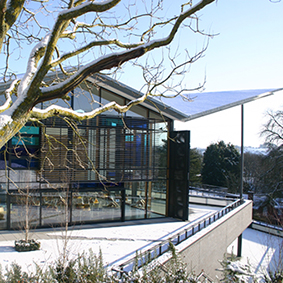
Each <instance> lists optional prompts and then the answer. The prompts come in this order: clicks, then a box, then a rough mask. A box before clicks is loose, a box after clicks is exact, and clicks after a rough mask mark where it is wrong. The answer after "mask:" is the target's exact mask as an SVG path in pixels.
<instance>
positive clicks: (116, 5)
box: [0, 0, 215, 148]
mask: <svg viewBox="0 0 283 283" xmlns="http://www.w3.org/2000/svg"><path fill="white" fill-rule="evenodd" d="M214 1H215V0H202V1H200V2H198V3H196V4H194V3H193V2H194V1H190V2H187V1H184V2H182V0H179V1H177V2H176V3H175V2H174V5H175V6H176V5H178V4H179V11H178V14H176V13H175V11H172V14H171V15H169V12H170V11H166V13H165V12H164V11H163V5H164V3H163V1H159V0H151V1H142V3H138V2H136V1H135V0H124V1H123V0H105V1H86V0H69V1H56V2H50V1H26V0H20V1H19V0H3V1H0V7H1V9H0V50H1V54H0V58H1V72H2V73H1V75H2V80H3V82H4V83H5V84H4V90H3V92H4V96H5V100H4V101H3V99H1V100H2V102H3V103H2V105H1V106H0V148H1V147H2V146H3V145H4V144H5V143H6V142H7V141H8V140H9V139H10V138H11V137H13V136H14V135H15V134H16V133H17V132H18V131H19V130H20V129H21V128H22V127H23V126H24V125H25V123H26V122H27V121H40V120H42V119H46V118H48V117H52V116H62V117H69V118H71V119H75V120H83V119H90V118H93V117H95V116H96V115H98V114H100V113H102V112H104V111H107V110H109V109H114V110H116V111H117V112H119V113H124V112H126V111H127V110H128V109H130V107H132V106H133V105H136V104H139V103H141V102H142V101H144V100H145V99H146V98H147V97H148V96H149V95H157V96H158V95H164V92H166V90H167V91H168V90H169V89H170V90H175V95H179V94H180V93H181V92H182V87H181V88H180V90H178V91H177V90H176V89H177V87H176V84H175V85H174V86H172V85H171V87H169V86H168V85H167V86H165V84H166V82H167V81H168V80H169V79H170V78H171V77H172V76H173V75H180V74H183V73H184V72H186V71H185V69H186V66H187V65H188V64H191V63H193V62H195V61H196V60H197V59H199V58H200V57H201V56H202V54H203V52H204V50H205V48H202V49H201V50H200V51H199V52H196V53H195V54H194V55H193V56H191V55H189V54H190V53H189V52H188V51H186V49H185V47H183V46H180V50H181V49H183V51H182V52H183V53H184V54H186V56H187V57H186V60H183V61H182V62H178V63H177V61H176V60H175V59H176V57H177V55H176V54H171V53H170V50H169V49H166V48H167V47H168V46H169V45H170V44H171V42H172V41H173V40H174V38H175V36H176V34H177V32H178V30H179V29H180V28H181V27H184V28H185V30H187V31H189V32H192V33H200V34H203V31H200V30H199V29H198V26H199V25H198V17H197V16H196V13H197V12H198V11H200V10H201V9H203V8H204V7H205V6H207V5H208V4H210V3H212V2H214ZM142 5H144V6H142ZM189 45H190V42H188V46H189ZM162 47H166V48H165V50H167V51H168V50H169V51H168V52H167V56H166V60H167V61H169V62H170V64H171V69H170V70H168V69H164V67H162V65H163V61H164V60H165V56H164V57H162V56H161V57H162V58H160V62H158V63H157V62H155V63H154V64H152V65H150V64H149V63H148V61H147V60H144V61H142V62H140V61H136V60H137V59H138V58H140V57H144V55H145V54H147V53H149V52H152V51H153V50H155V49H158V48H162ZM180 50H178V52H180ZM163 52H165V51H163ZM25 57H27V58H28V60H27V61H26V58H25ZM23 59H24V60H23ZM14 60H17V61H18V63H19V64H18V66H20V64H26V72H25V73H24V74H23V75H22V76H18V75H17V67H15V64H14V65H13V66H14V69H13V67H12V64H11V62H14ZM126 62H131V63H132V64H133V66H134V67H137V68H141V69H142V72H143V78H144V80H145V85H146V88H145V89H144V91H143V93H141V96H140V98H138V99H135V100H132V101H129V102H128V103H127V104H126V105H119V104H118V103H117V102H115V101H112V102H109V103H108V104H106V105H101V106H100V107H98V108H97V109H95V110H93V111H92V112H88V113H77V112H75V111H73V109H70V108H62V107H59V106H58V105H57V106H56V105H53V106H51V107H47V108H45V109H40V107H39V105H40V103H43V102H46V101H50V100H53V99H68V96H67V94H68V93H69V92H70V91H72V90H73V89H74V88H75V87H77V86H78V85H79V84H80V83H81V82H82V81H84V80H85V79H86V78H87V77H88V76H90V75H92V74H95V73H101V72H103V71H107V72H108V73H109V74H113V73H114V72H115V71H117V70H120V69H121V68H122V67H123V66H124V65H125V63H126ZM184 68H185V69H184ZM59 72H60V73H61V74H63V75H64V76H56V74H58V73H59ZM50 73H53V74H55V79H52V80H51V81H50V80H48V75H50ZM161 86H163V90H162V91H160V90H159V87H161ZM179 86H180V85H179Z"/></svg>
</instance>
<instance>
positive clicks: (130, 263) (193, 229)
mask: <svg viewBox="0 0 283 283" xmlns="http://www.w3.org/2000/svg"><path fill="white" fill-rule="evenodd" d="M243 202H244V200H243V199H238V200H236V201H234V202H233V203H231V204H229V205H227V206H225V207H224V208H222V209H221V210H219V211H217V212H215V213H212V214H210V215H209V216H208V217H205V218H203V219H201V220H200V221H198V222H195V223H192V225H191V226H190V227H189V228H185V229H183V230H182V231H181V232H178V233H176V234H174V235H173V236H171V237H170V238H168V239H166V240H164V241H162V242H161V243H159V244H157V245H155V246H154V247H151V248H149V249H147V250H146V251H144V252H142V253H141V254H140V255H139V257H138V258H136V257H135V258H131V259H129V260H127V261H125V262H124V263H122V264H120V265H119V268H117V267H116V268H113V269H112V270H113V271H115V272H119V273H120V274H122V273H128V272H130V271H132V270H133V269H139V268H141V267H142V266H144V265H145V264H147V263H149V262H151V261H152V260H154V259H156V258H157V257H159V256H161V255H163V254H165V253H167V252H168V251H170V243H172V244H173V245H174V246H177V245H179V244H180V243H182V242H183V241H185V240H187V239H189V238H190V237H191V236H193V235H195V234H196V233H197V232H200V231H201V230H202V229H204V228H206V227H207V226H209V225H211V224H212V223H214V222H215V221H216V220H218V219H220V218H222V217H223V216H224V215H226V214H227V213H229V212H230V211H232V210H233V209H235V208H237V207H238V206H240V205H241V204H243Z"/></svg>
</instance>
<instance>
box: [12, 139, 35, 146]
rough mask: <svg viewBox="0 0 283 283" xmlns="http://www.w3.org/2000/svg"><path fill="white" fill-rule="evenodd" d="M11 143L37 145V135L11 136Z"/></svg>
mask: <svg viewBox="0 0 283 283" xmlns="http://www.w3.org/2000/svg"><path fill="white" fill-rule="evenodd" d="M12 145H26V146H27V145H39V137H13V138H12Z"/></svg>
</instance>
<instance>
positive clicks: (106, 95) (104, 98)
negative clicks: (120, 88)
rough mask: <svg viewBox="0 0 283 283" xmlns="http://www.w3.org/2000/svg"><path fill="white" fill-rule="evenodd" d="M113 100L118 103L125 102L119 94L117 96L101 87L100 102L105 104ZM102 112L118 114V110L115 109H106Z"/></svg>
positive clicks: (112, 114)
mask: <svg viewBox="0 0 283 283" xmlns="http://www.w3.org/2000/svg"><path fill="white" fill-rule="evenodd" d="M111 101H115V102H117V103H118V104H120V105H124V104H125V99H124V98H122V97H121V96H118V95H117V94H114V93H112V92H110V91H107V90H105V89H101V104H102V105H106V104H107V103H108V102H111ZM103 114H106V115H111V116H117V115H120V114H119V113H118V112H116V111H115V110H112V109H111V110H108V111H106V112H103Z"/></svg>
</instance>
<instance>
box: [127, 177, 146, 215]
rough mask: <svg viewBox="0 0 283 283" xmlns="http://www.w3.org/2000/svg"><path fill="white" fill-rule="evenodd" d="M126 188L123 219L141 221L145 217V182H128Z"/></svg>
mask: <svg viewBox="0 0 283 283" xmlns="http://www.w3.org/2000/svg"><path fill="white" fill-rule="evenodd" d="M125 188H126V209H125V219H126V220H130V219H143V218H145V217H146V211H145V207H146V197H145V182H129V183H126V184H125Z"/></svg>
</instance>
